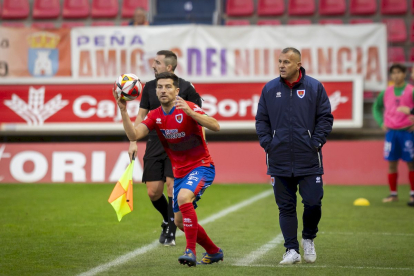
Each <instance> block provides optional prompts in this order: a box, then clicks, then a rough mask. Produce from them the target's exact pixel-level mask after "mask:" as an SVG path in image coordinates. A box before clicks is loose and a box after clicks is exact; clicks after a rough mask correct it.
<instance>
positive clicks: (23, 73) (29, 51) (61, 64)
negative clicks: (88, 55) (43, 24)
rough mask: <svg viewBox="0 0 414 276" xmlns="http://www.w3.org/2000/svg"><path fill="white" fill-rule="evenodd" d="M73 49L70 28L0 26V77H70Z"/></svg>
mask: <svg viewBox="0 0 414 276" xmlns="http://www.w3.org/2000/svg"><path fill="white" fill-rule="evenodd" d="M70 52H71V51H70V29H55V30H47V31H45V30H40V29H35V28H10V27H9V28H8V27H0V80H1V79H2V78H4V77H11V78H20V77H35V78H38V77H40V78H46V77H48V78H50V77H71V75H72V72H71V64H70V60H71V55H70ZM16 82H18V80H17V79H16Z"/></svg>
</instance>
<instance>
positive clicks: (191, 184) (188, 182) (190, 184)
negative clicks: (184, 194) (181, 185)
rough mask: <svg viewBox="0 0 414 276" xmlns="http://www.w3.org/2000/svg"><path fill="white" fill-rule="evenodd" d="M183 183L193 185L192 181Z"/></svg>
mask: <svg viewBox="0 0 414 276" xmlns="http://www.w3.org/2000/svg"><path fill="white" fill-rule="evenodd" d="M185 184H187V185H190V186H192V185H193V181H187V183H185Z"/></svg>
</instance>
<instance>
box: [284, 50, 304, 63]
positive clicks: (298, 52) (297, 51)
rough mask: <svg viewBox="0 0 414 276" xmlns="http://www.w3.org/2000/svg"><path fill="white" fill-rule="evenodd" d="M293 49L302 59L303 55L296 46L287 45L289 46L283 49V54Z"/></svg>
mask: <svg viewBox="0 0 414 276" xmlns="http://www.w3.org/2000/svg"><path fill="white" fill-rule="evenodd" d="M291 51H292V52H293V53H295V54H297V55H298V56H299V60H301V59H302V55H301V54H300V51H299V50H298V49H296V48H293V47H287V48H285V49H283V50H282V54H286V53H288V52H291Z"/></svg>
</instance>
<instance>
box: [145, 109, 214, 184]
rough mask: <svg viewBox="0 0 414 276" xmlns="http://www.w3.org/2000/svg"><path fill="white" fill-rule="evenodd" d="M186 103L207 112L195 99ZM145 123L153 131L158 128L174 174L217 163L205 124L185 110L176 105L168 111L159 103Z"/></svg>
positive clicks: (185, 173) (182, 173)
mask: <svg viewBox="0 0 414 276" xmlns="http://www.w3.org/2000/svg"><path fill="white" fill-rule="evenodd" d="M186 102H187V101H186ZM187 104H188V105H189V106H190V108H191V109H193V110H194V111H195V112H197V113H199V114H202V115H206V113H204V111H203V110H202V109H201V108H200V107H199V106H198V105H196V104H194V103H192V102H187ZM142 123H143V124H145V125H146V126H147V127H148V129H149V130H150V131H151V130H153V129H154V128H155V130H156V131H157V134H158V137H159V138H160V141H161V144H162V145H163V147H164V149H165V152H166V153H167V154H168V156H169V157H170V160H171V164H172V169H173V173H174V177H175V178H183V177H184V176H186V175H187V174H188V173H190V172H191V171H192V170H194V169H195V168H198V167H200V166H206V167H209V166H210V164H211V165H214V163H213V159H211V156H210V153H209V152H208V148H207V144H206V140H205V139H204V136H203V131H202V126H200V125H199V123H198V122H197V121H196V120H194V119H193V118H191V117H190V116H188V115H187V114H185V112H184V111H182V110H178V109H176V108H175V107H173V108H172V109H171V111H170V113H168V114H166V113H165V112H164V110H163V109H162V107H161V106H160V107H158V108H157V109H154V110H151V111H150V112H149V113H148V115H147V118H145V120H144V121H142Z"/></svg>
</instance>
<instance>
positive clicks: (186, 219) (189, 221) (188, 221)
mask: <svg viewBox="0 0 414 276" xmlns="http://www.w3.org/2000/svg"><path fill="white" fill-rule="evenodd" d="M184 222H186V223H192V221H191V219H190V218H184Z"/></svg>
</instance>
